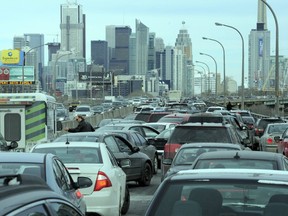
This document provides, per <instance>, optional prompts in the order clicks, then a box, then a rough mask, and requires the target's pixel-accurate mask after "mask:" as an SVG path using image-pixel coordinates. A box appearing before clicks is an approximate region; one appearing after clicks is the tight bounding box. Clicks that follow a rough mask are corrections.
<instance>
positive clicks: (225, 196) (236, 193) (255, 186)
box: [149, 179, 288, 216]
mask: <svg viewBox="0 0 288 216" xmlns="http://www.w3.org/2000/svg"><path fill="white" fill-rule="evenodd" d="M287 197H288V188H287V184H286V182H278V184H277V183H275V184H273V181H266V180H251V181H248V180H245V181H239V180H238V179H230V180H223V181H220V180H205V181H199V180H198V179H197V181H193V180H190V181H179V182H177V183H171V184H170V186H169V187H166V188H165V191H163V193H162V198H161V199H158V202H157V205H155V208H154V209H153V210H152V212H151V214H149V215H150V216H156V215H157V216H158V215H166V216H167V215H168V216H171V215H173V216H174V215H179V214H177V213H176V212H179V211H181V212H182V213H183V212H185V213H186V214H182V215H203V216H207V215H222V214H220V212H225V213H226V212H230V213H227V215H236V214H235V212H237V215H252V214H253V215H263V212H264V209H265V207H266V208H267V204H268V203H269V202H270V203H269V204H270V205H271V204H272V203H275V201H274V200H280V199H285V198H286V200H287ZM282 202H284V201H282ZM285 204H286V203H285ZM283 205H284V204H283ZM200 206H201V207H202V211H203V213H204V214H199V212H200V211H201V207H200ZM272 206H273V205H272ZM280 206H281V205H279V206H278V205H275V206H274V211H276V209H277V207H278V209H279V208H280ZM202 211H201V212H202ZM278 211H279V210H278ZM173 212H174V213H173ZM209 212H210V213H212V212H213V213H214V214H208V213H209ZM215 212H219V214H215ZM231 212H233V213H231ZM272 212H273V211H272ZM205 213H206V214H205ZM223 215H224V214H223ZM225 215H226V214H225ZM264 215H265V214H264ZM271 215H274V214H271Z"/></svg>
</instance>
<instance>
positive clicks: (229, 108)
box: [226, 101, 233, 111]
mask: <svg viewBox="0 0 288 216" xmlns="http://www.w3.org/2000/svg"><path fill="white" fill-rule="evenodd" d="M232 108H233V105H232V104H231V102H230V101H229V102H228V104H227V106H226V109H227V110H228V111H230V110H232Z"/></svg>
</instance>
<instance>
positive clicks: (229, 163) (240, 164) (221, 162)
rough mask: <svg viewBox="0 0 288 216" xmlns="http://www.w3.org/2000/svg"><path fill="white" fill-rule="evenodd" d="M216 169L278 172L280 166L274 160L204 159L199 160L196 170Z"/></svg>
mask: <svg viewBox="0 0 288 216" xmlns="http://www.w3.org/2000/svg"><path fill="white" fill-rule="evenodd" d="M215 168H229V169H237V168H239V169H267V170H277V169H278V166H277V163H276V162H275V161H274V160H264V159H263V160H256V159H255V160H254V159H245V158H241V159H237V160H235V159H232V158H231V159H230V158H227V159H226V158H225V159H214V158H213V159H203V160H198V161H197V163H196V164H195V167H194V169H215Z"/></svg>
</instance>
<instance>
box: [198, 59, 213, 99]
mask: <svg viewBox="0 0 288 216" xmlns="http://www.w3.org/2000/svg"><path fill="white" fill-rule="evenodd" d="M196 63H200V64H204V65H206V67H207V69H208V73H207V78H208V83H207V86H208V91H207V92H208V95H210V68H209V66H208V64H206V63H205V62H202V61H196Z"/></svg>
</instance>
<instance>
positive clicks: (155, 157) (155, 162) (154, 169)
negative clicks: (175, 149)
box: [153, 155, 158, 174]
mask: <svg viewBox="0 0 288 216" xmlns="http://www.w3.org/2000/svg"><path fill="white" fill-rule="evenodd" d="M157 172H158V157H157V155H155V156H154V159H153V174H157Z"/></svg>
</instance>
